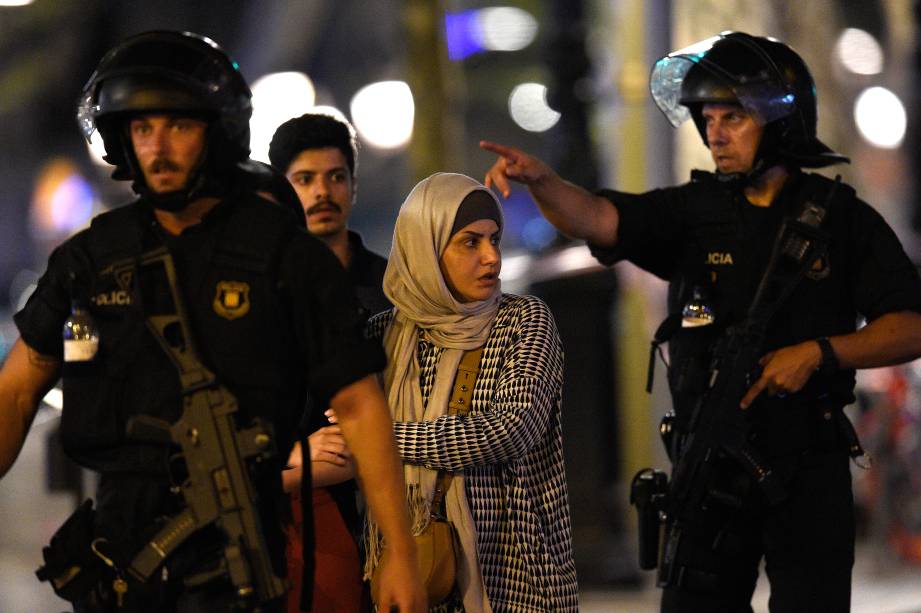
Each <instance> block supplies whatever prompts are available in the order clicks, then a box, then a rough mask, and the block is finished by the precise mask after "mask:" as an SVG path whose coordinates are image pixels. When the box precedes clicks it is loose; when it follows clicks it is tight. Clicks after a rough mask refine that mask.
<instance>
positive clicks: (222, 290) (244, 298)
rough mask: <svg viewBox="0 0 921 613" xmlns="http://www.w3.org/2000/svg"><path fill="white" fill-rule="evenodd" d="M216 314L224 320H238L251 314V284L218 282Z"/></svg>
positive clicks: (215, 295)
mask: <svg viewBox="0 0 921 613" xmlns="http://www.w3.org/2000/svg"><path fill="white" fill-rule="evenodd" d="M212 305H213V306H214V312H215V313H217V314H218V315H220V316H221V317H223V318H224V319H231V320H233V319H238V318H240V317H243V316H244V315H246V314H247V313H249V283H244V282H242V281H218V282H217V288H216V291H215V293H214V302H212Z"/></svg>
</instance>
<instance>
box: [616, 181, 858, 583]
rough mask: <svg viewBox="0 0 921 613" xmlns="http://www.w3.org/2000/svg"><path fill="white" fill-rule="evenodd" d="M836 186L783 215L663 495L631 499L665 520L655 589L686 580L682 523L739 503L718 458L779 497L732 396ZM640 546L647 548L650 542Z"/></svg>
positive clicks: (756, 371) (818, 239) (743, 387)
mask: <svg viewBox="0 0 921 613" xmlns="http://www.w3.org/2000/svg"><path fill="white" fill-rule="evenodd" d="M839 180H840V177H839ZM839 185H840V183H839V182H836V183H835V186H834V187H833V188H832V189H831V190H830V193H829V194H828V197H827V199H826V201H825V203H824V206H822V205H816V204H814V203H812V202H811V201H807V202H806V203H805V205H804V207H803V210H802V211H801V213H800V214H799V216H798V217H797V218H796V219H793V218H788V219H786V220H785V221H784V223H783V225H782V226H781V229H780V231H779V233H778V235H777V239H776V240H775V242H774V247H773V251H772V254H771V258H770V260H769V262H768V266H767V270H766V271H765V273H764V276H763V277H762V279H761V282H760V284H759V286H758V289H757V291H756V292H755V297H754V299H753V301H752V303H751V306H750V307H749V309H748V312H747V314H746V316H745V319H744V320H743V321H742V322H740V323H739V324H737V325H733V326H730V327H729V328H727V329H726V330H725V332H724V333H723V335H722V336H721V337H720V338H719V340H718V341H717V342H716V344H715V346H714V348H713V351H712V353H711V363H710V368H709V381H708V385H707V391H706V392H705V393H704V394H703V395H702V396H701V397H700V398H699V399H698V401H697V402H696V404H695V405H694V408H693V410H692V411H691V415H690V419H689V421H688V424H687V428H686V431H685V432H682V433H679V434H678V436H680V437H681V438H680V439H679V441H678V446H677V454H676V456H675V457H674V458H672V459H673V462H674V464H673V470H672V477H671V484H670V486H669V487H668V493H667V495H664V496H662V495H659V496H658V497H656V496H648V495H647V496H645V497H637V499H638V500H651V501H653V502H654V503H657V504H658V507H659V508H658V509H656V510H657V511H659V512H660V514H661V515H664V517H663V519H665V520H666V531H665V542H664V543H663V547H662V550H661V555H660V559H659V576H658V584H659V586H661V587H666V586H676V585H683V584H685V582H686V577H685V571H686V570H688V569H687V567H686V566H685V565H684V564H685V560H686V558H685V556H684V555H682V551H681V550H682V546H683V543H684V540H683V538H682V535H683V532H684V530H685V529H686V528H687V526H689V525H694V524H700V522H701V514H707V513H708V512H714V511H715V512H719V511H720V510H721V509H729V510H733V509H737V508H738V507H739V506H740V505H741V500H740V499H739V498H738V496H737V495H736V494H734V493H733V492H732V491H731V490H730V489H729V488H727V487H725V485H726V484H725V483H723V482H722V479H721V475H720V474H719V473H720V471H719V470H718V468H717V467H718V465H719V463H721V462H722V463H725V462H726V461H727V460H728V461H730V462H734V463H735V464H736V465H737V466H741V467H742V468H743V469H744V470H745V471H746V472H747V473H748V474H749V475H751V477H752V478H753V479H754V481H755V482H756V483H757V484H758V485H759V486H760V488H761V490H762V492H763V493H764V495H765V497H766V498H767V500H768V502H769V503H771V504H774V503H777V502H779V501H780V500H782V499H783V497H784V495H785V492H784V487H783V485H782V484H781V483H780V480H779V478H778V477H777V476H776V475H775V473H774V472H773V471H772V470H771V467H770V466H769V465H768V463H767V462H766V461H765V460H764V458H763V457H762V455H761V453H760V452H759V451H758V450H757V449H756V448H755V447H753V446H752V445H751V443H750V440H749V434H750V429H751V425H750V423H749V419H748V416H747V414H746V413H745V412H744V411H743V410H742V409H741V408H740V407H739V401H740V400H741V399H742V397H743V396H744V395H745V392H746V391H747V390H748V389H749V387H751V385H752V384H753V383H754V382H755V380H757V378H758V377H759V376H760V366H759V361H760V359H761V356H762V351H763V348H764V347H763V346H764V339H765V333H766V329H767V326H768V323H769V321H770V319H771V317H772V316H773V315H774V313H775V312H776V311H777V309H778V308H779V307H780V306H781V305H782V304H783V302H784V301H785V300H786V298H787V297H788V296H789V294H790V293H791V292H792V291H793V289H794V287H795V286H796V284H797V282H798V281H799V280H800V278H801V277H802V276H803V274H804V273H805V272H806V270H807V269H808V268H809V267H811V266H813V265H814V264H815V263H816V262H817V261H819V260H820V259H821V258H822V257H824V255H825V253H826V250H827V247H828V235H827V233H826V232H824V231H823V230H822V229H821V227H820V226H821V224H822V220H823V219H824V217H825V215H826V212H827V208H828V204H829V203H830V202H831V201H832V199H833V198H834V195H835V193H836V191H837V189H838V186H839ZM647 470H648V469H647ZM641 475H644V473H643V471H641V473H640V474H638V475H637V478H635V479H634V484H635V485H634V487H636V486H637V485H639V486H641V487H644V486H645V487H649V486H650V484H654V483H655V480H650V477H649V475H645V476H642V477H641ZM638 510H639V512H640V513H641V515H642V513H643V512H644V509H642V508H639V507H638ZM643 548H645V549H646V551H648V550H649V544H648V543H647V544H645V545H644V546H643ZM646 567H647V568H648V565H647V566H646Z"/></svg>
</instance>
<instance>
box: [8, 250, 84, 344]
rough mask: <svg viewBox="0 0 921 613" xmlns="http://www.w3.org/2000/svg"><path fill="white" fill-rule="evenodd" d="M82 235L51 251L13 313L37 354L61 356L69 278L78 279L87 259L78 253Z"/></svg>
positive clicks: (25, 340) (21, 334)
mask: <svg viewBox="0 0 921 613" xmlns="http://www.w3.org/2000/svg"><path fill="white" fill-rule="evenodd" d="M85 236H86V235H85V233H80V234H78V235H76V236H75V237H73V238H71V239H70V240H68V241H67V242H65V243H64V244H62V245H60V246H59V247H58V248H57V249H55V250H54V251H53V252H52V254H51V257H50V258H48V268H47V270H45V274H43V275H42V277H41V278H40V279H39V281H38V285H37V286H36V288H35V291H34V292H32V295H31V296H30V297H29V300H28V302H26V305H25V306H24V307H23V308H22V310H20V311H19V312H18V313H16V314H15V315H14V316H13V320H14V321H15V322H16V327H17V328H18V329H19V335H20V336H21V337H22V340H23V342H25V344H26V345H28V346H29V347H31V348H32V349H34V350H35V351H38V352H39V353H41V354H44V355H48V356H54V357H57V358H61V357H63V353H64V349H63V347H64V345H63V341H62V340H61V338H62V337H61V334H62V328H63V326H64V320H65V319H67V315H68V314H69V313H70V300H71V295H70V288H71V286H72V285H73V281H72V280H71V277H75V278H82V275H83V274H84V270H85V267H86V265H87V264H86V263H87V261H88V260H87V258H86V256H85V254H84V253H82V252H81V245H82V243H83V239H84V238H85Z"/></svg>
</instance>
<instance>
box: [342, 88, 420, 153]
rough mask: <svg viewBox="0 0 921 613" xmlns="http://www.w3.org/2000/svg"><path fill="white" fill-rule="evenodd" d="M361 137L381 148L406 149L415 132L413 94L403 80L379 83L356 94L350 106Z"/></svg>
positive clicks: (373, 145) (353, 120)
mask: <svg viewBox="0 0 921 613" xmlns="http://www.w3.org/2000/svg"><path fill="white" fill-rule="evenodd" d="M349 106H350V109H351V111H352V123H354V125H355V129H356V130H357V131H358V134H359V136H361V138H362V139H363V140H364V141H366V142H367V143H368V144H369V145H371V146H372V147H376V148H378V149H399V148H401V147H404V146H406V144H407V143H408V142H409V139H410V138H411V137H412V133H413V119H414V118H415V105H414V103H413V94H412V92H411V91H410V89H409V85H407V84H406V83H405V82H403V81H379V82H377V83H371V84H370V85H366V86H364V87H363V88H361V89H360V90H358V91H357V92H356V93H355V96H354V97H353V98H352V102H351V104H350V105H349Z"/></svg>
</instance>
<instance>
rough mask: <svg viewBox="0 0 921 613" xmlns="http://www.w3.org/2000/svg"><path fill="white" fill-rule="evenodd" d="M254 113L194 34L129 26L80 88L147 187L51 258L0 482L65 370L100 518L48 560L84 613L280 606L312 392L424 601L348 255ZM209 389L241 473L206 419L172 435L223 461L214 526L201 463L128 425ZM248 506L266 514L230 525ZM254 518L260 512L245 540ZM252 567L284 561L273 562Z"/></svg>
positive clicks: (181, 409)
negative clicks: (272, 158) (272, 164)
mask: <svg viewBox="0 0 921 613" xmlns="http://www.w3.org/2000/svg"><path fill="white" fill-rule="evenodd" d="M251 113H252V106H251V93H250V90H249V86H248V85H247V84H246V82H245V80H244V79H243V77H242V76H241V75H240V72H239V68H238V67H237V64H236V63H235V62H233V60H231V58H230V57H228V56H227V54H226V53H225V52H224V51H223V50H222V49H221V48H220V47H219V46H218V45H217V44H216V43H215V42H214V41H212V40H210V39H207V38H205V37H202V36H199V35H197V34H191V33H187V32H183V33H180V32H170V31H154V32H146V33H143V34H138V35H136V36H133V37H130V38H128V39H127V40H125V41H123V42H122V43H120V44H119V45H117V46H116V47H115V48H113V49H112V50H111V51H110V52H109V53H107V54H106V55H105V56H104V57H103V58H102V60H101V62H100V64H99V66H98V67H97V69H96V71H95V72H94V73H93V75H92V76H91V78H90V80H89V82H88V83H87V85H86V86H85V88H84V91H83V95H82V97H81V102H80V104H79V107H78V121H79V123H80V126H81V128H82V129H83V131H84V134H85V135H86V136H87V138H89V137H90V136H91V135H92V134H93V133H94V132H96V131H98V132H99V133H100V135H101V136H102V139H103V141H104V143H105V148H106V154H107V155H106V160H107V161H108V162H109V163H111V164H112V165H113V166H114V167H115V170H114V172H113V175H112V176H113V178H115V179H120V180H128V181H131V182H132V187H133V189H134V191H135V192H136V193H137V194H138V199H137V200H136V201H135V202H133V203H131V204H129V205H126V206H123V207H120V208H117V209H114V210H112V211H108V212H106V213H103V214H102V215H99V216H97V217H96V218H95V219H94V220H93V222H92V224H91V226H90V227H89V228H88V229H86V230H84V231H82V232H80V233H78V234H77V235H75V236H74V237H72V238H71V239H69V240H68V241H66V242H65V243H64V244H62V245H61V246H60V247H58V248H57V249H56V250H55V252H54V253H53V254H52V255H51V258H50V259H49V263H48V269H47V271H46V272H45V274H44V275H43V276H42V278H41V280H40V281H39V283H38V286H37V288H36V290H35V292H34V293H33V294H32V296H31V297H30V299H29V301H28V303H27V304H26V306H25V307H24V308H23V309H22V310H21V311H20V312H18V313H17V314H16V316H15V322H16V325H17V327H18V328H19V331H20V335H21V338H20V339H18V340H17V341H16V342H15V344H14V346H13V348H12V349H11V351H10V354H9V356H8V357H7V359H6V362H5V363H4V365H3V368H2V370H0V476H2V475H3V474H5V473H6V472H7V471H8V470H9V468H10V466H11V465H12V464H13V462H14V461H15V459H16V456H17V455H18V453H19V451H20V450H21V448H22V446H23V443H24V440H25V437H26V434H27V432H28V429H29V427H30V425H31V423H32V420H33V418H34V416H35V413H36V409H37V406H38V403H39V402H40V400H41V398H42V397H43V396H44V394H45V393H46V392H47V391H48V389H49V388H50V387H51V386H52V385H53V384H54V383H55V381H57V379H58V376H59V375H62V376H63V389H64V409H63V413H62V419H61V438H62V441H63V445H64V448H65V450H66V452H67V453H68V455H70V456H71V457H72V458H73V459H74V460H75V461H77V462H78V463H79V464H80V465H82V466H84V467H86V468H88V469H91V470H94V471H96V472H97V473H98V474H99V482H98V488H97V492H96V497H95V505H96V508H95V509H92V506H90V505H87V504H84V505H83V506H81V508H80V510H78V512H77V513H75V514H74V515H73V516H72V518H71V520H69V521H68V522H67V523H66V524H65V525H64V526H62V528H61V529H60V530H59V533H58V534H57V535H56V536H55V538H54V539H53V540H52V543H51V546H49V547H47V548H46V549H45V551H44V556H45V566H44V567H43V568H42V569H40V571H39V576H40V577H41V578H42V579H43V580H48V581H50V582H51V583H52V586H53V587H54V589H55V590H56V591H57V592H58V594H59V595H61V596H62V597H65V598H66V599H68V600H70V601H71V602H73V603H74V606H75V610H77V611H80V612H81V613H84V612H85V613H98V612H106V613H108V612H112V611H119V612H122V611H124V612H127V613H153V612H157V613H174V612H177V611H183V612H198V611H231V610H233V611H244V610H245V611H260V612H262V613H271V612H278V611H281V610H283V605H284V596H283V594H284V591H285V589H286V581H285V574H286V573H285V562H284V534H283V533H282V531H281V528H280V524H281V518H282V516H283V515H284V513H285V510H286V508H287V498H286V497H285V496H284V494H283V491H282V483H281V479H280V478H279V474H280V473H281V469H282V467H283V466H284V460H285V458H287V457H288V454H289V452H290V450H291V449H292V447H293V443H294V438H295V436H294V433H295V431H296V428H297V424H298V422H299V421H300V419H301V416H302V412H303V409H304V403H305V398H306V396H307V394H308V392H309V394H310V395H311V396H313V397H317V398H322V399H323V401H324V403H325V404H326V405H328V406H331V407H333V408H334V409H335V411H336V414H337V415H338V418H339V423H340V426H341V431H342V435H343V436H344V438H345V439H346V440H348V442H349V445H350V448H351V452H352V454H353V455H354V457H355V459H356V466H357V467H358V474H359V477H360V478H361V479H362V480H363V482H365V483H371V484H373V485H374V487H373V488H371V489H369V490H368V491H367V492H366V498H367V500H368V504H369V507H370V508H371V509H372V511H373V512H374V513H375V516H376V517H379V518H380V517H383V518H384V521H385V522H386V523H387V525H388V529H389V531H390V532H389V534H388V537H387V538H388V539H389V538H392V539H393V543H394V544H395V547H394V548H393V551H394V553H395V555H394V558H393V560H392V562H393V563H392V565H391V566H390V568H389V571H388V575H387V593H386V595H384V596H383V597H382V598H381V607H382V609H384V610H391V607H393V608H398V609H399V610H401V611H414V612H418V611H422V610H424V609H425V594H424V592H423V590H422V585H421V583H420V581H419V578H418V577H417V574H418V572H417V570H416V558H415V543H414V542H413V539H412V537H411V535H410V530H409V525H408V517H407V509H406V504H405V501H404V500H403V490H404V484H403V479H402V473H401V464H400V460H399V459H398V457H397V454H396V449H395V447H394V443H393V437H392V434H391V432H392V430H391V420H390V413H389V411H388V408H387V405H386V400H385V399H384V396H383V395H382V393H381V390H380V388H379V386H378V384H377V382H376V378H375V373H376V372H377V371H378V370H380V369H381V368H382V367H383V365H384V357H383V354H382V352H381V350H380V348H379V347H378V346H376V344H374V343H371V342H369V341H367V340H366V339H365V337H364V319H365V318H364V317H363V313H362V310H361V308H360V306H359V305H358V303H357V300H356V298H355V296H354V294H353V293H352V291H351V289H350V288H349V285H348V281H347V279H346V277H345V275H344V274H343V272H342V269H341V267H340V266H339V264H338V262H337V261H336V259H335V258H334V257H332V255H331V254H330V253H329V250H327V249H326V248H325V247H324V246H323V245H322V244H321V243H320V242H319V241H316V240H315V239H314V238H313V237H311V236H310V235H309V234H308V233H307V232H306V231H305V230H304V228H303V218H302V216H301V215H302V212H301V210H300V208H299V207H297V205H296V203H295V197H294V194H292V193H291V190H290V187H289V186H288V184H287V183H286V182H285V181H284V179H283V178H281V177H279V180H276V179H275V177H276V175H275V174H274V173H272V172H271V171H270V169H268V168H267V167H265V166H264V165H262V166H259V165H257V164H256V163H254V162H252V161H251V160H249V159H248V158H249V119H250V116H251ZM279 181H280V185H279ZM285 190H287V194H288V196H290V199H286V198H287V197H286V194H285ZM273 194H274V195H276V197H275V198H274V200H276V201H275V202H273V201H272V200H273V198H272V197H271V196H272V195H273ZM279 201H281V202H279ZM284 202H289V203H290V205H291V206H290V208H288V209H287V210H286V209H285V208H284V207H283V206H279V204H283V203H284ZM295 211H296V214H293V213H294V212H295ZM151 262H154V263H161V264H162V265H160V266H156V265H151ZM171 270H172V271H173V272H174V274H173V275H172V277H173V278H170V277H171V275H170V273H169V271H171ZM111 296H119V297H120V299H118V300H113V299H111V298H110V297H111ZM180 305H184V309H180V308H179V307H180ZM183 310H184V311H185V312H184V313H183V312H182V311H183ZM164 320H166V321H167V322H171V323H169V325H167V326H165V327H164V328H163V329H160V328H158V324H157V322H158V321H164ZM179 322H182V325H179ZM62 330H64V333H63V342H62ZM187 332H188V334H186V333H187ZM190 337H191V338H190ZM192 347H194V349H195V352H194V353H197V354H198V355H197V356H196V355H194V354H193V353H191V352H190V351H189V350H190V349H191V348H192ZM177 356H178V357H177ZM224 390H226V392H225V391H224ZM202 392H203V393H204V396H202ZM203 397H204V398H205V400H204V402H207V403H208V404H207V405H206V406H205V407H204V409H205V412H206V414H207V410H208V409H210V410H211V412H212V413H213V416H214V418H215V419H216V420H219V421H220V420H221V419H222V416H226V417H229V418H230V419H232V420H233V422H232V423H231V424H230V429H231V430H233V433H230V434H233V436H232V438H233V440H232V441H231V440H230V438H231V436H224V437H222V438H221V441H220V442H221V445H220V446H221V447H222V448H223V449H224V450H225V452H224V454H223V455H224V456H225V457H226V455H231V456H232V455H234V450H233V449H232V448H235V449H238V450H239V455H241V456H245V458H244V459H245V462H244V464H245V465H244V466H242V467H241V466H240V465H239V464H234V466H236V467H237V468H240V470H239V471H235V470H234V469H233V468H229V467H230V466H231V464H230V463H229V462H228V463H226V465H224V466H225V467H222V466H221V465H220V464H219V463H218V462H216V461H214V460H213V458H214V457H216V456H217V457H221V456H222V453H221V451H219V450H216V449H215V447H216V446H215V445H213V442H214V440H213V438H209V432H210V430H211V426H212V424H211V423H210V422H208V421H207V419H205V420H204V421H202V422H200V423H202V424H203V425H202V426H201V429H199V428H198V427H192V426H188V427H187V429H186V430H183V429H182V428H179V427H174V436H177V437H179V436H180V435H179V434H177V432H182V436H184V437H187V439H186V438H183V439H182V440H183V441H186V440H188V444H187V445H186V446H185V447H184V448H186V449H191V448H192V447H194V446H198V445H201V447H202V448H203V450H204V451H203V454H207V455H208V461H202V462H201V464H202V465H204V466H206V467H208V470H211V467H212V466H215V465H217V468H214V469H213V470H211V472H210V473H208V474H209V476H210V477H211V479H210V480H209V479H208V478H202V479H201V480H200V481H199V482H198V484H197V485H196V487H200V490H201V498H203V499H205V501H206V502H204V503H203V505H204V506H201V507H196V510H197V509H198V508H203V509H204V508H205V507H209V508H208V509H205V512H206V513H208V512H210V510H209V509H210V508H219V509H221V510H223V512H224V514H223V515H221V517H220V519H217V520H213V521H210V522H209V523H207V524H206V525H204V526H200V525H198V524H197V522H198V521H199V520H200V518H197V516H196V515H195V512H193V509H192V505H187V504H186V503H187V502H188V499H187V498H186V497H185V496H179V495H177V493H178V492H180V491H183V490H184V489H185V488H187V487H191V486H189V482H187V480H186V477H185V476H184V474H185V472H186V471H187V472H188V474H189V475H191V474H193V472H194V470H193V469H194V467H196V466H198V465H199V464H198V463H197V462H193V458H184V460H185V461H182V460H183V459H182V458H178V457H177V456H176V446H175V445H170V444H167V443H168V440H167V441H164V440H151V439H150V436H151V434H150V433H151V431H152V428H150V427H149V426H148V431H147V432H148V433H147V436H146V437H141V436H139V435H138V434H137V433H136V432H131V433H129V432H128V430H127V429H126V424H128V423H135V424H137V423H143V420H139V419H138V418H148V419H149V418H155V419H157V420H159V421H160V423H167V424H175V423H177V421H178V420H179V419H180V418H181V417H182V416H184V415H185V410H186V409H185V407H187V406H190V405H192V404H193V401H195V400H201V399H202V398H203ZM197 406H198V407H199V408H200V407H201V403H200V402H199V403H198V404H197ZM257 420H258V422H257ZM197 423H198V422H197ZM220 423H224V424H226V420H223V421H220ZM257 423H261V424H265V426H260V427H259V428H257V427H256V426H255V425H254V424H257ZM215 429H217V428H216V427H215ZM206 430H207V431H206ZM272 448H274V451H275V453H270V452H269V451H268V450H270V449H272ZM210 462H213V464H212V463H210ZM202 472H207V471H205V470H198V472H194V474H201V473H202ZM231 473H232V474H231ZM241 473H242V474H245V475H246V476H245V477H244V476H240V475H241ZM228 475H231V476H228ZM190 479H191V478H190ZM247 481H248V483H247ZM234 485H235V486H234ZM250 489H251V490H253V491H250ZM194 499H195V500H199V498H194ZM249 501H252V503H251V504H249ZM249 509H251V510H252V513H249V512H248V511H249ZM240 510H245V511H247V515H246V517H247V518H248V519H246V520H243V519H241V520H240V521H239V522H236V521H235V520H234V518H231V519H229V520H226V523H225V519H226V518H227V517H228V516H229V514H232V513H234V512H237V511H240ZM214 512H215V513H217V512H218V511H214ZM190 513H191V515H190ZM209 517H210V515H209ZM234 517H236V516H234ZM177 521H178V523H177ZM236 524H246V526H247V530H246V531H245V534H246V536H245V537H241V536H239V534H238V532H237V531H235V530H234V528H233V525H236ZM165 527H166V528H167V530H165V531H164V528H165ZM241 532H242V530H241ZM158 534H159V535H160V536H162V538H160V537H157V538H154V537H155V536H157V535H158ZM255 534H261V535H262V538H259V537H257V536H253V535H255ZM250 537H252V538H250ZM250 540H252V541H256V542H250ZM257 542H264V543H265V545H264V547H262V546H257ZM255 551H259V552H261V553H262V555H258V554H256V555H254V554H253V552H255ZM141 554H143V555H141ZM253 558H259V559H265V558H268V560H267V562H268V564H266V565H263V566H260V567H259V568H256V565H255V564H254V563H253ZM139 569H147V572H142V571H141V570H139ZM260 570H261V571H262V572H258V571H260ZM265 586H268V588H266V587H265Z"/></svg>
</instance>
